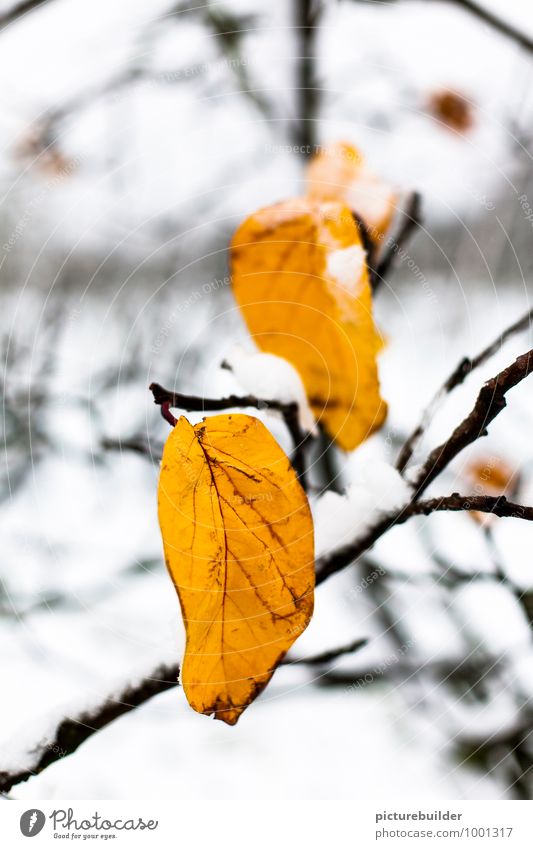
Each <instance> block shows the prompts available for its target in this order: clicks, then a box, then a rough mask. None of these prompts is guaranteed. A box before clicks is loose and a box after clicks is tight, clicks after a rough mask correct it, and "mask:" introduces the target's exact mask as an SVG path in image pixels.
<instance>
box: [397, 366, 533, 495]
mask: <svg viewBox="0 0 533 849" xmlns="http://www.w3.org/2000/svg"><path fill="white" fill-rule="evenodd" d="M531 371H533V350H531V351H527V352H526V353H525V354H522V355H521V356H520V357H517V358H516V360H515V361H514V363H512V364H511V365H510V366H508V367H507V368H505V369H503V371H501V372H499V374H497V375H496V376H495V377H493V378H491V379H490V380H488V381H487V382H486V383H485V384H483V386H482V387H481V389H480V391H479V395H478V396H477V400H476V403H475V404H474V407H473V408H472V410H471V411H470V413H469V414H468V416H467V417H466V418H465V419H463V421H462V422H461V424H460V425H458V427H456V428H455V430H454V432H453V433H452V435H451V436H450V437H449V439H447V440H446V442H443V443H442V445H439V446H437V448H434V449H433V451H432V452H431V453H430V455H429V457H428V458H427V460H426V462H425V463H424V465H423V466H422V468H421V469H420V471H419V472H418V474H417V476H416V478H415V481H414V482H413V486H414V489H415V495H414V500H416V499H417V498H419V497H420V495H421V494H422V493H423V492H424V490H425V489H427V487H428V486H429V484H430V483H431V482H432V481H433V480H435V478H436V477H437V476H438V475H440V473H441V472H442V471H443V469H445V468H446V466H447V465H448V464H449V463H450V462H451V461H452V460H453V459H454V458H455V457H456V456H457V455H458V454H459V453H460V452H461V451H462V450H463V449H464V448H466V447H467V446H468V445H471V443H472V442H475V440H476V439H479V437H481V436H485V435H486V433H487V427H488V426H489V424H490V423H491V422H492V421H494V419H495V418H496V416H498V415H499V414H500V413H501V411H502V410H504V409H505V407H506V406H507V401H506V398H505V396H506V394H507V392H508V391H509V390H510V389H512V388H513V387H514V386H516V385H517V384H518V383H520V381H522V380H524V379H525V378H526V377H527V376H528V375H529V374H530V373H531Z"/></svg>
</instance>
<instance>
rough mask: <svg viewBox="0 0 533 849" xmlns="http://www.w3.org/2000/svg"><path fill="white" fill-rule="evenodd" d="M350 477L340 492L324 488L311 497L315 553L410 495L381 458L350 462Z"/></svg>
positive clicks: (350, 536) (353, 534) (347, 538)
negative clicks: (345, 488) (314, 496)
mask: <svg viewBox="0 0 533 849" xmlns="http://www.w3.org/2000/svg"><path fill="white" fill-rule="evenodd" d="M352 473H353V477H354V480H353V482H352V483H351V484H350V485H349V486H348V488H347V490H346V492H345V493H344V494H342V495H341V494H338V493H335V492H326V493H325V494H324V495H322V496H321V497H320V498H316V499H314V500H313V499H312V500H311V509H312V511H313V518H314V521H315V549H316V555H317V557H320V556H322V555H323V554H326V553H327V552H328V551H331V550H332V549H333V548H338V547H339V546H342V545H344V544H348V543H350V542H353V541H354V540H356V539H357V538H358V537H359V536H361V535H362V534H364V533H365V532H366V531H367V530H368V529H369V528H371V527H372V526H373V525H374V524H375V523H376V522H377V521H379V519H380V518H381V517H382V516H383V515H384V514H386V513H390V512H391V511H393V510H397V509H399V508H401V507H402V506H403V505H404V504H406V503H407V502H408V501H409V500H410V497H411V490H410V488H409V485H408V484H407V483H406V482H405V481H404V480H403V478H402V477H401V475H400V474H399V472H398V471H397V470H396V469H395V468H394V466H391V465H390V464H389V463H387V462H385V461H384V460H379V459H377V458H374V459H373V460H372V461H371V462H370V461H369V460H368V458H367V457H365V458H361V461H360V462H358V461H357V458H356V457H355V458H354V462H353V463H352Z"/></svg>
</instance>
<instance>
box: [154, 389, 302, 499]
mask: <svg viewBox="0 0 533 849" xmlns="http://www.w3.org/2000/svg"><path fill="white" fill-rule="evenodd" d="M149 388H150V391H151V392H152V394H153V396H154V403H155V404H158V405H159V406H160V407H161V413H162V415H163V417H164V418H165V419H166V420H167V421H168V422H169V424H171V425H172V426H174V425H175V424H176V419H175V418H174V417H173V416H172V414H171V413H170V410H169V408H170V407H178V408H179V409H181V410H190V411H195V412H198V413H204V412H205V413H211V412H215V411H219V410H228V409H232V408H234V407H237V408H241V407H252V408H253V409H255V410H274V411H275V412H277V413H280V414H281V415H282V416H283V420H284V422H285V425H286V427H287V429H288V431H289V433H290V435H291V438H292V441H293V443H294V454H293V457H292V464H293V466H294V469H295V471H296V474H297V475H298V477H299V478H300V483H302V486H305V455H304V449H305V446H306V444H307V442H308V439H309V434H308V433H305V432H304V431H303V430H302V428H301V426H300V419H299V414H298V413H299V411H298V404H297V403H296V402H295V401H291V402H289V403H284V402H283V401H278V400H276V399H272V400H265V399H263V398H256V397H255V395H228V396H227V397H226V398H200V397H198V396H197V395H184V394H183V393H181V392H171V391H170V390H168V389H164V388H163V387H162V386H160V385H159V383H151V384H150V387H149Z"/></svg>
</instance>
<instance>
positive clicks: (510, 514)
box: [396, 492, 533, 524]
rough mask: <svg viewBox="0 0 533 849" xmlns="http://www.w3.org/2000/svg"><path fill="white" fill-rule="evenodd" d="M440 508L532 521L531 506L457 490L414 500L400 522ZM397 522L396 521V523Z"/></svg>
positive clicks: (532, 512) (532, 509) (503, 496)
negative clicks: (439, 496)
mask: <svg viewBox="0 0 533 849" xmlns="http://www.w3.org/2000/svg"><path fill="white" fill-rule="evenodd" d="M442 510H446V511H452V512H460V511H464V510H467V511H469V510H475V511H477V512H478V513H492V514H493V515H494V516H499V517H500V518H507V519H526V520H527V521H528V522H533V507H526V506H524V505H523V504H515V503H514V502H513V501H508V500H507V499H506V497H505V495H496V496H491V495H459V493H458V492H454V493H452V495H446V496H443V497H442V498H428V499H427V500H426V501H415V502H413V503H412V504H410V505H409V507H408V508H407V510H406V512H405V515H404V517H403V518H402V522H405V521H407V519H409V518H411V516H429V514H430V513H436V512H439V511H442ZM396 524H398V523H396Z"/></svg>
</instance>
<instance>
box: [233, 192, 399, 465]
mask: <svg viewBox="0 0 533 849" xmlns="http://www.w3.org/2000/svg"><path fill="white" fill-rule="evenodd" d="M231 267H232V281H233V291H234V294H235V297H236V299H237V302H238V304H239V306H240V308H241V311H242V314H243V316H244V318H245V320H246V323H247V325H248V328H249V330H250V332H251V334H252V335H253V337H254V339H255V341H256V343H257V345H258V346H259V347H260V348H261V349H262V350H263V351H268V352H270V353H272V354H277V355H278V356H280V357H284V358H285V359H287V360H288V361H289V362H291V363H292V364H293V365H294V366H295V368H296V369H297V370H298V371H299V373H300V376H301V378H302V380H303V382H304V386H305V389H306V392H307V395H308V398H309V403H310V405H311V408H312V410H313V413H314V414H315V416H316V417H317V419H320V420H321V421H322V423H323V425H324V427H325V429H326V430H327V432H328V433H329V435H330V436H331V437H332V438H333V439H335V440H336V442H337V443H338V444H339V445H340V447H341V448H344V449H345V450H352V449H353V448H355V447H356V446H357V445H359V444H360V443H361V442H363V440H364V439H366V438H367V437H368V436H369V435H370V434H371V433H372V431H374V430H376V429H377V428H379V427H380V426H381V425H382V424H383V421H384V419H385V415H386V410H387V408H386V404H385V403H384V401H383V400H382V399H381V396H380V393H379V382H378V372H377V364H376V355H377V352H378V350H379V348H380V347H381V340H380V337H379V336H378V333H377V331H376V328H375V326H374V321H373V318H372V295H371V291H370V284H369V280H368V272H367V266H366V254H365V251H364V249H363V246H362V243H361V237H360V234H359V229H358V227H357V225H356V224H355V222H354V220H353V216H352V214H351V212H350V210H349V209H348V208H347V207H345V206H343V205H342V204H340V203H336V202H330V203H322V202H319V201H313V200H311V199H308V198H298V199H296V200H290V201H285V202H283V203H279V204H276V205H275V206H271V207H267V208H266V209H262V210H259V211H258V212H256V213H255V214H254V215H252V216H250V217H249V218H248V219H246V221H245V222H244V223H243V224H242V225H241V226H240V227H239V229H238V230H237V232H236V233H235V236H234V237H233V241H232V245H231Z"/></svg>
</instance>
